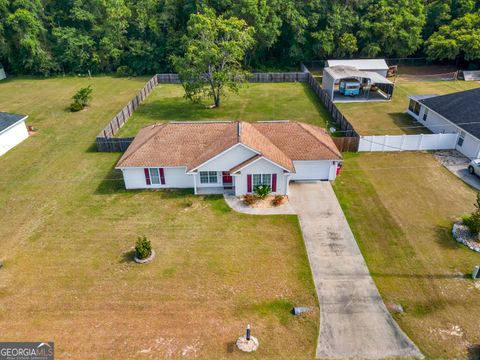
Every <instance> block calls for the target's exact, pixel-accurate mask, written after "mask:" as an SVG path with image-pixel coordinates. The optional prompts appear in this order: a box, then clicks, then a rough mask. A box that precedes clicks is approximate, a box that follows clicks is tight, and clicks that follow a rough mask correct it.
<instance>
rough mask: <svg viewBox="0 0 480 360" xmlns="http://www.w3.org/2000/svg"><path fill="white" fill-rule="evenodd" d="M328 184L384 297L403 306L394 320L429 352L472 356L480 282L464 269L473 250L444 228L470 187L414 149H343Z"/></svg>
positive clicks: (468, 203)
mask: <svg viewBox="0 0 480 360" xmlns="http://www.w3.org/2000/svg"><path fill="white" fill-rule="evenodd" d="M334 189H335V192H336V194H337V196H338V198H339V200H340V203H341V205H342V208H343V210H344V212H345V214H346V216H347V219H348V222H349V224H350V226H351V227H352V230H353V232H354V234H355V238H356V239H357V242H358V244H359V246H360V248H361V250H362V253H363V255H364V257H365V260H366V262H367V265H368V267H369V269H370V272H371V274H372V276H373V279H374V281H375V283H376V284H377V286H378V288H379V291H380V293H381V295H382V297H383V299H384V301H385V302H386V303H387V304H391V303H395V304H401V305H402V306H403V307H404V309H405V313H404V314H400V315H399V314H394V316H395V318H396V320H397V321H398V323H399V325H400V326H401V328H402V329H403V330H404V331H405V332H406V333H407V334H408V335H409V336H410V337H411V338H412V340H413V341H414V342H415V343H416V344H417V345H418V346H419V347H420V349H421V350H422V351H423V352H424V353H425V354H426V355H428V357H429V358H431V359H447V358H448V359H453V358H457V359H460V358H462V359H465V358H467V356H468V355H470V356H471V357H470V358H471V359H477V357H474V356H473V355H472V353H474V350H472V349H473V348H474V347H475V346H478V345H479V344H480V333H479V331H478V324H479V323H480V301H479V297H480V284H479V283H478V282H474V281H473V280H471V279H469V278H468V276H469V275H470V274H471V272H472V268H473V266H474V265H478V264H480V254H478V253H475V252H473V251H471V250H469V249H467V248H466V247H465V246H463V245H460V244H458V243H456V242H455V241H454V240H453V238H452V236H451V226H452V224H453V222H454V221H456V220H457V219H459V218H460V217H461V216H462V215H464V214H465V213H467V212H471V211H472V210H473V203H474V200H475V192H474V191H473V190H472V189H470V188H469V187H467V186H466V185H465V184H464V183H463V182H462V181H461V180H459V179H458V178H457V177H455V176H454V175H453V174H451V173H450V172H448V171H447V170H446V169H445V168H444V167H443V166H441V165H440V164H439V163H438V162H437V161H436V160H435V159H434V158H433V155H432V154H429V153H419V152H416V153H415V152H410V153H409V152H403V153H388V154H378V153H377V154H375V153H370V154H367V153H363V154H354V155H348V156H347V157H346V159H345V161H344V167H343V169H342V173H341V175H340V176H339V177H338V178H337V180H336V181H335V184H334ZM469 351H470V354H468V352H469ZM478 355H479V354H478V353H477V355H476V356H478Z"/></svg>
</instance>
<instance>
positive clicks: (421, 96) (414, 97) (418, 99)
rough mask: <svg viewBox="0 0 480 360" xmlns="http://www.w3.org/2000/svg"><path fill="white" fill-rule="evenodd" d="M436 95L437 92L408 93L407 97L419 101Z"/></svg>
mask: <svg viewBox="0 0 480 360" xmlns="http://www.w3.org/2000/svg"><path fill="white" fill-rule="evenodd" d="M435 96H438V94H425V95H410V96H409V97H408V98H409V99H412V100H415V101H420V100H425V99H429V98H431V97H435Z"/></svg>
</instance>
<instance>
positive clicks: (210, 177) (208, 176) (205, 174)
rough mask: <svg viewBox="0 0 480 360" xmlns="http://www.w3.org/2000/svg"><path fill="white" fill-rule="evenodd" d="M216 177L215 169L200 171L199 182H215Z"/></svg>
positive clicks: (216, 180)
mask: <svg viewBox="0 0 480 360" xmlns="http://www.w3.org/2000/svg"><path fill="white" fill-rule="evenodd" d="M216 183H218V177H217V172H216V171H200V184H216Z"/></svg>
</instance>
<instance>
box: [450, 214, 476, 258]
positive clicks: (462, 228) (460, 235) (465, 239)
mask: <svg viewBox="0 0 480 360" xmlns="http://www.w3.org/2000/svg"><path fill="white" fill-rule="evenodd" d="M452 234H453V237H454V238H455V240H457V241H458V242H460V243H462V244H463V245H465V246H467V247H468V248H469V249H471V250H473V251H476V252H478V253H480V242H479V241H478V236H475V235H474V234H472V232H471V231H470V229H469V228H468V227H467V226H466V225H465V224H464V223H463V222H462V221H459V222H456V223H455V224H453V229H452Z"/></svg>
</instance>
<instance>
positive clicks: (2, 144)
mask: <svg viewBox="0 0 480 360" xmlns="http://www.w3.org/2000/svg"><path fill="white" fill-rule="evenodd" d="M26 138H28V130H27V127H26V125H25V122H24V121H20V122H18V123H17V124H15V125H14V126H12V127H10V128H8V129H6V130H4V131H3V132H2V133H0V156H1V155H3V154H5V153H6V152H7V151H8V150H10V149H12V148H13V147H15V146H16V145H17V144H19V143H21V142H22V141H23V140H25V139H26Z"/></svg>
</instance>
